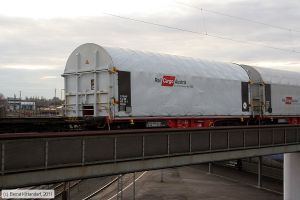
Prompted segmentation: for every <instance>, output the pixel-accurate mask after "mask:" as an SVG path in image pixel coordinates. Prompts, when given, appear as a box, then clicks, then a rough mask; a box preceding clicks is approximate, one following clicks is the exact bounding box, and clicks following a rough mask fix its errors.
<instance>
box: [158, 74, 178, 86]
mask: <svg viewBox="0 0 300 200" xmlns="http://www.w3.org/2000/svg"><path fill="white" fill-rule="evenodd" d="M174 82H175V76H163V77H162V81H161V86H167V87H173V86H174Z"/></svg>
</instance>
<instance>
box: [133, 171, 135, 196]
mask: <svg viewBox="0 0 300 200" xmlns="http://www.w3.org/2000/svg"><path fill="white" fill-rule="evenodd" d="M133 200H135V172H133Z"/></svg>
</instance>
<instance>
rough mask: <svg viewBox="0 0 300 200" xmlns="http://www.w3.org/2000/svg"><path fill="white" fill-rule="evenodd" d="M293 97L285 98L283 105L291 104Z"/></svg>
mask: <svg viewBox="0 0 300 200" xmlns="http://www.w3.org/2000/svg"><path fill="white" fill-rule="evenodd" d="M292 102H293V97H285V104H292Z"/></svg>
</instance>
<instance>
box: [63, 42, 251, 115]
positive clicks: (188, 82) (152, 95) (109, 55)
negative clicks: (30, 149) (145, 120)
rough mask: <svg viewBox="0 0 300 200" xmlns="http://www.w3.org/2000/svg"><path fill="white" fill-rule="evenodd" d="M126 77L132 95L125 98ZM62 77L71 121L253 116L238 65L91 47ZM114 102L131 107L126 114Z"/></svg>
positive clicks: (78, 52) (85, 46) (244, 76)
mask: <svg viewBox="0 0 300 200" xmlns="http://www.w3.org/2000/svg"><path fill="white" fill-rule="evenodd" d="M114 68H116V69H117V70H118V71H119V72H117V73H114V70H113V69H114ZM121 72H125V73H122V76H123V75H124V76H123V78H124V77H125V78H124V80H125V81H127V83H126V84H127V85H126V86H128V88H127V89H128V91H127V92H128V93H130V94H128V95H127V94H126V95H124V94H120V87H121V90H124V87H125V86H124V84H123V83H122V81H121V79H123V78H122V77H120V76H121ZM63 76H64V78H65V79H66V81H65V90H66V104H67V107H68V111H67V113H68V114H67V115H68V116H76V115H77V114H76V113H77V112H76V109H78V115H77V116H82V115H83V114H84V113H83V112H86V113H89V114H90V115H92V114H93V115H94V116H108V115H109V114H112V115H113V116H114V117H128V116H131V117H145V116H146V117H157V116H172V117H174V116H175V117H176V116H203V115H205V116H218V115H219V116H233V115H235V116H240V115H249V112H243V111H242V97H241V95H242V94H241V82H248V81H249V77H248V75H247V73H246V71H245V70H244V69H242V68H241V67H240V66H238V65H236V64H230V63H223V62H214V61H206V60H202V59H195V58H188V57H182V56H174V55H166V54H155V53H149V52H142V51H134V50H128V49H121V48H111V47H102V46H99V45H96V44H91V43H88V44H83V45H81V46H79V47H78V48H77V49H75V50H74V52H73V53H72V54H71V55H70V57H69V58H68V61H67V64H66V68H65V72H64V74H63ZM129 87H130V88H129ZM125 90H126V88H125ZM112 99H116V100H118V101H119V102H120V103H124V102H125V104H126V103H127V105H126V106H125V107H126V109H123V108H122V107H120V105H116V104H111V102H112V101H111V100H112ZM95 101H96V102H95ZM128 102H129V103H128ZM95 107H96V108H95ZM83 110H85V111H83ZM91 110H94V112H92V111H91Z"/></svg>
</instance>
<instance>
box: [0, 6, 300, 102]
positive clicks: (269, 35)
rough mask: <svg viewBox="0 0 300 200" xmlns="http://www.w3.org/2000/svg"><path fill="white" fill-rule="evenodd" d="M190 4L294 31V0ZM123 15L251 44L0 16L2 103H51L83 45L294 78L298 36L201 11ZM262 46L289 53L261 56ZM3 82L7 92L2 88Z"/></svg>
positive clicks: (140, 27)
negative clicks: (283, 72)
mask: <svg viewBox="0 0 300 200" xmlns="http://www.w3.org/2000/svg"><path fill="white" fill-rule="evenodd" d="M185 2H186V1H185ZM222 2H223V1H222ZM188 3H189V4H190V5H192V6H195V7H200V8H205V9H207V10H213V11H218V12H222V13H227V14H230V15H234V16H240V17H243V18H247V19H250V20H254V21H260V22H263V23H267V24H273V25H277V26H281V27H287V28H290V29H295V30H300V26H299V23H298V22H299V20H300V13H299V12H298V10H299V9H300V2H299V1H298V0H289V1H288V2H286V1H279V0H265V1H259V0H253V1H250V0H243V1H235V0H232V1H230V0H229V1H226V2H225V3H216V2H212V1H208V0H205V1H204V0H202V1H192V0H191V1H189V2H188ZM164 6H165V5H164ZM154 13H155V14H154ZM279 13H280V14H279ZM115 14H119V13H115ZM121 14H122V15H125V16H128V17H132V18H137V19H141V20H145V21H150V22H153V23H159V24H164V25H168V26H173V27H177V28H182V29H188V30H191V31H196V32H199V33H205V32H207V33H209V34H212V35H219V36H222V37H226V38H231V39H233V40H242V41H245V42H250V43H251V44H247V43H243V42H241V43H237V42H234V41H230V40H223V39H217V38H213V37H209V36H205V35H199V34H191V33H186V32H181V31H175V30H170V29H167V28H162V27H157V26H152V25H148V24H144V23H138V22H133V21H128V20H124V19H119V18H115V17H111V16H106V15H103V14H99V15H93V16H86V17H80V16H73V17H56V18H55V17H51V18H29V17H26V18H24V17H16V16H4V15H0V29H1V32H0V60H1V63H0V92H1V90H2V91H3V93H4V94H5V95H6V96H7V95H11V94H13V93H14V92H15V91H18V90H19V88H23V89H22V90H24V92H25V90H28V91H29V92H28V95H33V94H36V95H39V94H41V95H44V96H49V97H51V96H53V94H52V93H53V92H52V90H54V89H53V88H54V87H57V88H63V79H62V78H60V74H62V73H63V70H64V66H65V63H66V61H67V58H68V56H69V55H70V54H71V52H72V51H73V50H74V49H75V48H76V47H77V46H79V45H81V44H82V43H87V42H93V43H97V44H100V45H104V46H113V47H123V48H129V49H136V50H143V51H152V52H160V53H169V54H176V55H183V56H190V57H197V58H203V59H209V60H217V61H225V62H235V63H243V64H250V65H251V64H254V65H260V66H263V65H268V66H272V67H275V68H277V67H278V68H279V67H281V68H286V69H291V70H298V71H300V66H299V65H298V64H297V65H293V64H290V63H299V62H300V61H299V54H296V53H292V52H291V51H292V50H295V51H300V33H298V32H292V31H284V30H280V29H276V28H272V27H268V26H264V25H259V24H256V23H250V22H246V21H243V20H238V19H234V18H229V17H225V16H221V15H218V14H213V13H210V12H202V13H201V11H200V10H197V9H194V8H188V7H186V6H182V5H179V4H176V3H175V4H174V3H173V4H172V5H171V6H170V7H168V8H165V7H163V6H162V7H161V9H159V10H157V11H153V13H151V12H147V13H143V12H133V13H129V12H126V13H125V14H124V13H121ZM259 44H261V45H259ZM262 45H267V46H272V47H278V48H282V49H286V50H288V51H280V50H276V49H271V48H265V47H263V46H262ZM289 50H290V51H289ZM45 74H46V75H45ZM46 76H53V77H54V76H55V77H57V78H53V79H52V78H44V79H43V80H44V81H42V82H43V84H42V85H41V79H40V78H43V77H46ZM1 77H2V78H1ZM15 77H19V78H17V79H16V78H15ZM8 82H9V84H10V87H7V83H8ZM20 82H22V83H20ZM25 84H27V86H25ZM41 86H43V87H41ZM4 91H5V92H4Z"/></svg>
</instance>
